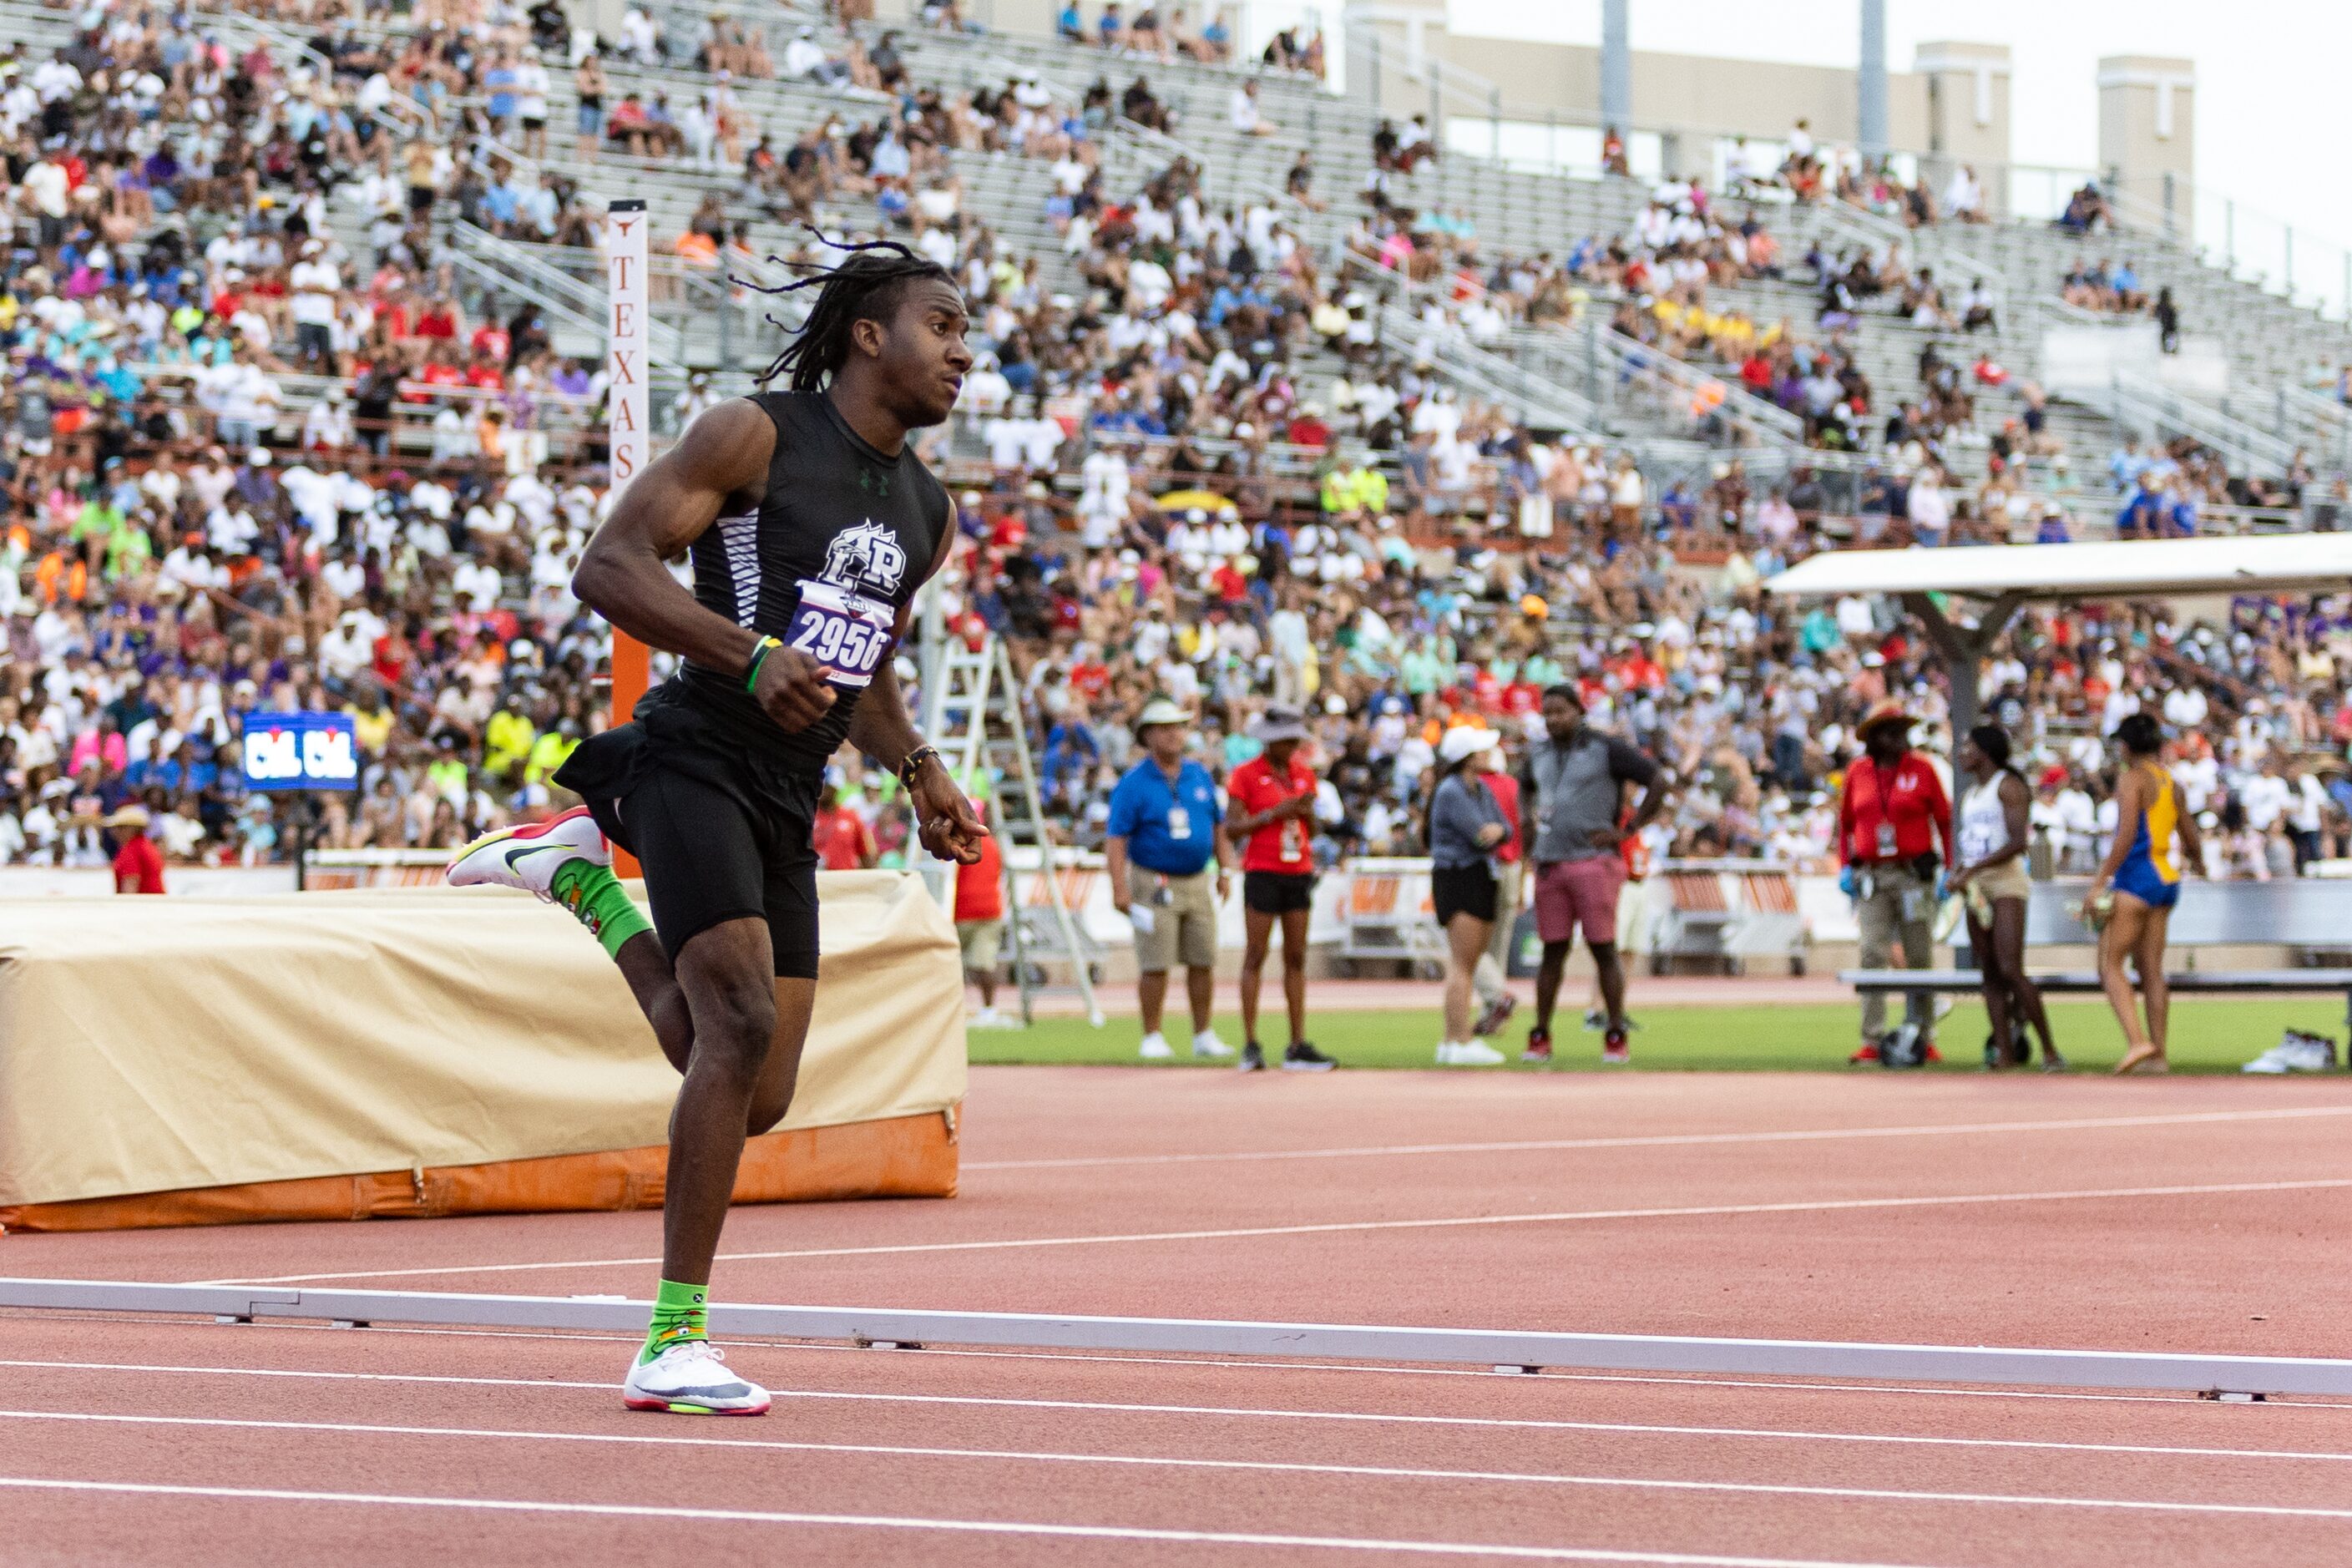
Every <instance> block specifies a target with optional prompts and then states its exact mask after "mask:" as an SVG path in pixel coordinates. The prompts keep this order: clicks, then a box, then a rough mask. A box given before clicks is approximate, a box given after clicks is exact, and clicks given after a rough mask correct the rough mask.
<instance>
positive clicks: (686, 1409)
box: [621, 1395, 772, 1415]
mask: <svg viewBox="0 0 2352 1568" xmlns="http://www.w3.org/2000/svg"><path fill="white" fill-rule="evenodd" d="M621 1403H622V1404H623V1405H626V1406H627V1407H628V1408H630V1409H631V1410H645V1411H650V1412H653V1413H654V1414H656V1415H766V1414H767V1413H768V1408H769V1405H770V1404H772V1401H766V1400H763V1401H761V1403H760V1404H758V1405H735V1406H732V1407H730V1406H727V1405H688V1404H686V1403H684V1402H683V1401H673V1400H667V1399H632V1398H629V1397H628V1396H627V1395H623V1396H622V1399H621Z"/></svg>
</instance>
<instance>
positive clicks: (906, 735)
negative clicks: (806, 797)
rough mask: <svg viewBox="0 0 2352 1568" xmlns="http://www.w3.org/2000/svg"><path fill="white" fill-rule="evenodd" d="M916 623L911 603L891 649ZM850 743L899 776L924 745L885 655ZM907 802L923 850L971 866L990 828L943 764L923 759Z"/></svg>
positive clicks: (940, 558)
mask: <svg viewBox="0 0 2352 1568" xmlns="http://www.w3.org/2000/svg"><path fill="white" fill-rule="evenodd" d="M955 541H956V532H955V524H954V522H953V521H950V522H949V524H948V526H947V528H946V530H945V532H944V534H943V536H942V537H941V539H940V549H939V552H938V554H936V555H935V556H933V557H932V560H931V567H930V570H929V571H928V572H926V573H924V574H923V580H924V581H925V582H929V581H930V579H931V578H932V577H934V576H936V575H938V574H939V573H940V569H941V568H942V567H944V566H945V565H946V564H947V561H948V556H949V554H950V552H952V551H953V549H954V548H955ZM913 624H914V605H912V603H911V602H910V603H909V604H908V605H906V606H905V607H903V608H901V609H900V610H899V612H898V617H897V619H896V620H895V622H894V623H893V624H892V626H891V628H890V647H891V649H892V651H893V652H896V651H897V648H898V644H899V643H900V641H902V640H903V639H904V638H905V637H906V635H907V632H908V628H909V627H910V626H912V625H913ZM849 743H850V744H851V745H853V746H856V748H857V749H858V750H859V751H861V752H865V753H866V755H867V756H869V757H872V758H873V759H874V760H875V761H877V762H878V763H881V764H882V765H883V766H884V767H886V768H888V769H889V770H890V771H891V772H892V773H897V772H898V771H899V769H900V768H901V767H903V766H904V765H905V763H906V761H907V758H908V756H910V755H911V754H913V752H914V751H915V749H916V748H917V747H919V746H920V745H921V744H922V743H923V737H922V735H921V734H920V733H919V731H917V730H916V729H915V721H914V720H913V719H912V718H911V717H909V716H908V712H907V694H906V693H905V692H904V691H902V690H901V689H899V686H898V669H897V668H895V663H894V661H893V660H892V659H891V658H889V657H888V656H887V655H886V656H885V657H884V658H883V660H882V662H881V665H880V667H879V668H877V669H876V670H875V671H874V683H873V684H872V685H871V686H868V687H867V688H866V692H865V695H864V696H862V697H860V698H859V699H858V700H857V709H856V711H855V712H854V713H852V714H851V715H850V716H849ZM907 798H908V801H909V802H911V803H912V804H913V805H914V808H915V824H916V827H915V831H916V836H917V837H919V838H920V839H921V840H922V844H923V847H924V848H926V849H929V851H930V852H931V853H932V854H934V855H936V856H938V857H939V858H940V859H942V860H953V861H955V862H956V863H957V864H958V865H960V866H970V865H972V864H974V863H976V862H977V861H978V860H979V859H980V841H981V840H982V839H983V838H985V837H988V825H987V824H986V823H983V822H982V821H981V819H980V813H978V812H977V811H975V810H973V809H972V805H971V801H970V800H968V799H966V798H965V796H964V793H963V791H962V789H961V788H960V787H959V786H958V785H957V784H956V782H955V780H954V778H953V777H951V776H950V774H949V773H948V770H947V765H946V764H945V763H942V762H940V758H939V753H938V752H933V753H931V755H930V756H929V757H928V758H926V759H924V762H923V765H922V766H921V767H920V768H919V769H917V770H916V773H915V776H914V778H913V779H912V780H911V781H909V782H908V785H907Z"/></svg>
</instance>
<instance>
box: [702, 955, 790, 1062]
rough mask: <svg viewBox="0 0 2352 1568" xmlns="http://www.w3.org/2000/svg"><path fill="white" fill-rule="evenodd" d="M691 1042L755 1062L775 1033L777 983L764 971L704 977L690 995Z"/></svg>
mask: <svg viewBox="0 0 2352 1568" xmlns="http://www.w3.org/2000/svg"><path fill="white" fill-rule="evenodd" d="M691 1005H692V1007H693V1010H694V1044H695V1049H696V1050H697V1051H698V1052H699V1051H701V1050H704V1049H706V1048H716V1049H718V1050H719V1051H722V1052H724V1053H725V1054H727V1055H728V1056H730V1057H734V1058H740V1059H741V1060H743V1061H745V1062H747V1063H750V1064H752V1065H754V1066H756V1065H757V1064H758V1063H759V1062H760V1061H761V1059H762V1058H765V1057H766V1055H767V1052H768V1043H769V1041H770V1040H772V1039H773V1038H774V1037H775V1033H776V986H775V982H774V980H773V979H772V978H771V977H769V976H767V975H765V974H750V973H743V974H729V975H723V976H711V977H709V978H707V979H705V980H704V982H703V984H701V985H700V987H699V988H698V994H696V995H695V996H694V997H693V998H692V999H691Z"/></svg>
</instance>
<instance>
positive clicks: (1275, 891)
mask: <svg viewBox="0 0 2352 1568" xmlns="http://www.w3.org/2000/svg"><path fill="white" fill-rule="evenodd" d="M1242 907H1243V908H1244V909H1251V910H1256V911H1257V912H1258V913H1259V914H1262V915H1286V914H1288V913H1289V912H1290V911H1291V910H1310V909H1313V908H1314V907H1315V873H1313V872H1312V871H1307V872H1294V871H1244V872H1243V873H1242Z"/></svg>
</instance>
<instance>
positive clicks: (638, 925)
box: [548, 860, 653, 958]
mask: <svg viewBox="0 0 2352 1568" xmlns="http://www.w3.org/2000/svg"><path fill="white" fill-rule="evenodd" d="M548 891H549V892H551V893H553V894H554V895H555V901H556V902H557V903H559V904H562V906H563V907H564V908H565V909H567V910H571V911H572V916H573V918H574V919H576V920H578V921H579V922H580V923H581V924H582V925H584V926H586V927H587V928H588V933H589V934H590V935H591V936H593V937H594V938H595V939H596V940H597V941H598V942H602V943H604V954H605V956H606V957H608V958H618V957H619V956H620V955H621V944H622V943H624V942H627V941H628V940H629V939H630V938H631V937H633V936H635V935H636V934H637V933H638V932H639V931H651V930H653V927H652V926H651V925H649V924H647V923H646V917H645V916H643V915H641V914H639V913H638V912H637V906H636V905H635V904H634V903H631V902H630V901H629V895H628V893H627V892H626V891H625V890H624V889H623V888H622V887H621V879H619V878H618V877H615V876H614V875H613V868H611V867H610V866H597V865H593V864H591V863H590V862H588V861H586V860H574V861H572V862H571V863H570V864H569V865H566V866H564V867H562V868H560V869H558V870H557V872H556V873H555V876H554V879H552V880H551V882H550V883H549V884H548Z"/></svg>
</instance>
